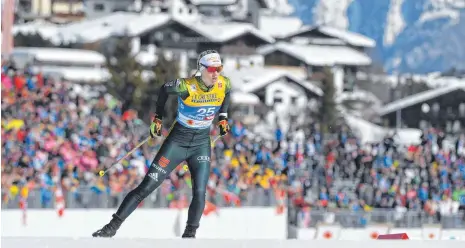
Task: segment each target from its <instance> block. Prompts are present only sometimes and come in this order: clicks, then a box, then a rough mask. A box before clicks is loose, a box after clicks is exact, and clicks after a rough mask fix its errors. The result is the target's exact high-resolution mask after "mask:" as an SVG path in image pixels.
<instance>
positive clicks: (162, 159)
mask: <svg viewBox="0 0 465 248" xmlns="http://www.w3.org/2000/svg"><path fill="white" fill-rule="evenodd" d="M169 136H170V135H168V137H167V138H166V140H165V141H164V142H163V144H162V146H161V148H160V150H159V151H158V154H157V155H156V156H155V158H154V160H153V162H152V164H151V166H150V168H149V170H148V172H147V174H146V175H145V177H144V179H143V180H142V182H141V183H140V184H139V186H137V187H136V188H135V189H134V190H132V191H131V192H129V193H128V194H127V195H126V197H125V198H124V200H123V202H122V203H121V205H120V207H119V208H118V211H117V212H116V215H117V216H118V217H120V218H121V219H122V220H125V219H126V218H127V217H128V216H129V215H130V214H131V213H132V212H133V211H134V210H135V209H136V208H137V206H138V205H139V203H140V202H141V201H142V200H144V199H145V198H146V197H147V196H148V195H150V193H152V192H153V191H154V190H155V189H156V188H158V187H159V186H160V185H161V184H162V182H163V180H165V178H166V177H167V176H168V175H169V174H170V173H171V172H172V171H173V169H175V168H176V167H177V166H178V165H179V164H180V163H181V162H183V161H186V162H187V165H188V167H189V171H190V173H191V177H192V195H193V197H192V201H191V204H190V206H189V212H188V218H187V225H190V226H194V227H198V226H199V222H200V218H201V217H202V214H203V210H204V208H205V198H206V188H207V183H208V179H209V175H210V157H211V142H210V137H209V136H207V137H205V136H203V139H208V140H207V142H205V141H204V142H197V144H194V142H192V143H190V144H185V143H184V142H178V141H176V140H175V139H170V137H169Z"/></svg>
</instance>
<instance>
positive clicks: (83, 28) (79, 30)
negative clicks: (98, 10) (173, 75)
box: [13, 12, 170, 43]
mask: <svg viewBox="0 0 465 248" xmlns="http://www.w3.org/2000/svg"><path fill="white" fill-rule="evenodd" d="M169 20H170V16H169V15H168V14H165V13H156V14H139V13H130V12H115V13H112V14H109V15H106V16H103V17H99V18H95V19H85V20H82V21H79V22H73V23H70V24H65V25H52V24H48V25H47V26H46V27H42V26H40V25H39V24H38V23H37V24H33V25H30V24H21V25H15V26H14V27H13V33H18V32H21V33H39V34H41V35H42V36H43V37H44V38H46V39H49V40H51V41H53V42H55V43H60V42H65V43H69V42H71V43H72V42H82V43H91V42H95V41H98V40H101V39H105V38H108V37H110V36H112V35H121V34H123V33H127V34H128V35H130V36H137V35H140V34H142V33H144V32H146V31H148V30H150V29H153V28H156V27H158V26H161V25H163V24H165V23H167V22H168V21H169Z"/></svg>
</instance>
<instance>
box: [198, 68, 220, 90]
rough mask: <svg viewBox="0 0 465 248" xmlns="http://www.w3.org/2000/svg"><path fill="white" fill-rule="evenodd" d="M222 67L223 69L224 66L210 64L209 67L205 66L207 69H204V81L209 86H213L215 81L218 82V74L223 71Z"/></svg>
mask: <svg viewBox="0 0 465 248" xmlns="http://www.w3.org/2000/svg"><path fill="white" fill-rule="evenodd" d="M222 69H223V67H222V66H220V67H212V66H209V67H207V68H205V70H203V71H202V79H203V82H204V83H205V84H206V85H207V86H211V85H213V84H214V83H216V81H217V80H218V76H219V75H220V72H221V70H222Z"/></svg>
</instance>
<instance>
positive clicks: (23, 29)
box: [12, 20, 59, 38]
mask: <svg viewBox="0 0 465 248" xmlns="http://www.w3.org/2000/svg"><path fill="white" fill-rule="evenodd" d="M58 27H59V25H57V24H54V23H51V22H47V21H42V20H36V21H33V22H28V23H24V24H16V25H13V29H12V32H13V35H16V34H18V33H22V34H36V33H37V34H39V35H41V36H42V37H43V38H50V37H53V36H54V35H56V34H57V28H58Z"/></svg>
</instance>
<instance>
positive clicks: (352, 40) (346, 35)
mask: <svg viewBox="0 0 465 248" xmlns="http://www.w3.org/2000/svg"><path fill="white" fill-rule="evenodd" d="M312 30H318V31H320V32H321V33H323V34H326V35H328V36H331V37H334V38H338V39H340V40H342V41H344V42H346V43H348V44H350V45H353V46H361V47H370V48H372V47H375V46H376V41H375V40H373V39H371V38H369V37H366V36H364V35H361V34H358V33H354V32H350V31H348V30H344V29H339V28H334V27H329V26H317V27H311V26H305V27H302V28H301V29H300V30H297V31H296V32H294V33H292V34H289V35H288V37H289V38H290V37H295V36H299V35H300V34H302V33H305V32H308V31H312Z"/></svg>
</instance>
